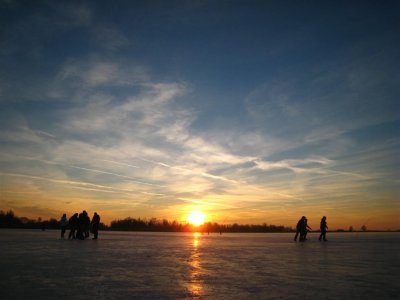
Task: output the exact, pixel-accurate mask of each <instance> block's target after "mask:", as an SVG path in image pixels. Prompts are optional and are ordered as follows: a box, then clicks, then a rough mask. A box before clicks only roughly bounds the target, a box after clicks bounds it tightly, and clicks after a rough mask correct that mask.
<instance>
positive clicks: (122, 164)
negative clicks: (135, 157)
mask: <svg viewBox="0 0 400 300" xmlns="http://www.w3.org/2000/svg"><path fill="white" fill-rule="evenodd" d="M101 161H106V162H109V163H113V164H116V165H121V166H127V167H131V168H139V167H138V166H135V165H130V164H125V163H120V162H116V161H113V160H107V159H101Z"/></svg>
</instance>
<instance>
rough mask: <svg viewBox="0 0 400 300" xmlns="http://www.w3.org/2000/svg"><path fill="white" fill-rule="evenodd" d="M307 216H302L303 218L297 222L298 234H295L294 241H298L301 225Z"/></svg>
mask: <svg viewBox="0 0 400 300" xmlns="http://www.w3.org/2000/svg"><path fill="white" fill-rule="evenodd" d="M305 218H306V217H305V216H302V217H301V219H300V220H299V221H298V222H297V225H296V235H295V236H294V241H295V242H296V241H297V237H298V236H299V234H300V231H301V227H302V223H303V221H304V219H305Z"/></svg>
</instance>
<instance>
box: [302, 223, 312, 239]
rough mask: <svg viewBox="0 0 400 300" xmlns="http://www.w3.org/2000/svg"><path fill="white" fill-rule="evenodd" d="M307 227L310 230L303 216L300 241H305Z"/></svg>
mask: <svg viewBox="0 0 400 300" xmlns="http://www.w3.org/2000/svg"><path fill="white" fill-rule="evenodd" d="M308 229H310V230H312V228H311V227H310V226H308V224H307V218H306V217H304V220H303V222H302V224H301V228H300V242H304V241H307V233H308Z"/></svg>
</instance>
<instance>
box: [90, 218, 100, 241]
mask: <svg viewBox="0 0 400 300" xmlns="http://www.w3.org/2000/svg"><path fill="white" fill-rule="evenodd" d="M91 224H92V233H93V235H94V238H93V239H94V240H97V235H98V234H99V225H100V216H99V215H98V214H97V213H94V215H93V218H92V222H91Z"/></svg>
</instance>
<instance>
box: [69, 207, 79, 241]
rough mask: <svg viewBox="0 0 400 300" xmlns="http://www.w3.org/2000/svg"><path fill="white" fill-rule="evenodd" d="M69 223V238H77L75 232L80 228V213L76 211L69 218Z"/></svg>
mask: <svg viewBox="0 0 400 300" xmlns="http://www.w3.org/2000/svg"><path fill="white" fill-rule="evenodd" d="M68 223H69V227H70V231H69V235H68V238H69V239H71V238H73V239H75V238H76V236H75V233H76V230H77V229H78V213H75V214H74V215H73V216H72V217H71V218H69V220H68Z"/></svg>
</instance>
